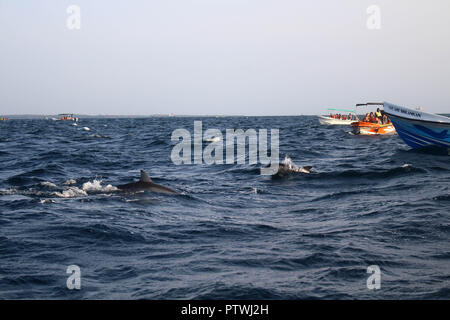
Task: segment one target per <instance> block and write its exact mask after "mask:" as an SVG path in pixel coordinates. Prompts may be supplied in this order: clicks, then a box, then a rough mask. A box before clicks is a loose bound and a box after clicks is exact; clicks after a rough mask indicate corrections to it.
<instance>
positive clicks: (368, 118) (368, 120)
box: [363, 113, 370, 122]
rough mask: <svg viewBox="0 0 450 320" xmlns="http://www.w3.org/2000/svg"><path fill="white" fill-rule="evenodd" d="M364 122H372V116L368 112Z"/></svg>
mask: <svg viewBox="0 0 450 320" xmlns="http://www.w3.org/2000/svg"><path fill="white" fill-rule="evenodd" d="M363 122H370V117H369V114H368V113H366V115H365V117H364V119H363Z"/></svg>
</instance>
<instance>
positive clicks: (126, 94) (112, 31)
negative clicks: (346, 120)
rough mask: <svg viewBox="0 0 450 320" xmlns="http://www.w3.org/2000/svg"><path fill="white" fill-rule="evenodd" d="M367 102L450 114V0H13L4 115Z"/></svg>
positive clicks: (322, 108)
mask: <svg viewBox="0 0 450 320" xmlns="http://www.w3.org/2000/svg"><path fill="white" fill-rule="evenodd" d="M69 5H77V6H79V7H80V9H81V29H80V30H69V28H68V27H67V19H68V17H69V14H68V13H67V12H66V10H67V7H68V6H69ZM370 5H378V6H379V8H380V10H381V29H379V30H369V29H368V27H367V24H366V23H367V19H368V18H369V16H370V14H368V13H367V12H366V10H367V8H368V7H369V6H370ZM366 101H389V102H392V103H396V104H400V105H405V106H411V107H415V106H422V107H423V108H424V110H425V111H430V112H440V113H450V1H448V0H433V1H423V0H421V1H411V0H404V1H403V0H386V1H382V0H371V1H366V0H341V1H336V0H315V1H310V0H308V1H306V0H305V1H300V0H159V1H156V0H147V1H144V0H143V1H138V0H135V1H112V0H71V1H65V0H41V1H35V0H0V115H1V114H23V113H33V114H55V113H63V112H73V113H82V114H155V113H166V114H167V113H170V112H173V113H175V114H194V115H195V114H246V115H297V114H320V113H325V112H326V108H327V107H333V106H338V107H351V106H353V105H354V104H355V103H358V102H366Z"/></svg>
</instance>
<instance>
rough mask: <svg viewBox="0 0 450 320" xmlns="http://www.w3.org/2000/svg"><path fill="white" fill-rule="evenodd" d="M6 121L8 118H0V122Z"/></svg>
mask: <svg viewBox="0 0 450 320" xmlns="http://www.w3.org/2000/svg"><path fill="white" fill-rule="evenodd" d="M6 120H8V118H5V117H1V118H0V121H6Z"/></svg>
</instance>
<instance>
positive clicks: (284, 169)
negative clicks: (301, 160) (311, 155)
mask: <svg viewBox="0 0 450 320" xmlns="http://www.w3.org/2000/svg"><path fill="white" fill-rule="evenodd" d="M311 169H312V166H305V167H297V166H292V165H289V164H285V163H280V164H279V165H278V172H277V173H275V174H274V175H273V177H280V178H281V177H284V176H287V175H291V174H293V173H306V174H309V173H311Z"/></svg>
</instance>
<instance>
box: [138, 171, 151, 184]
mask: <svg viewBox="0 0 450 320" xmlns="http://www.w3.org/2000/svg"><path fill="white" fill-rule="evenodd" d="M139 181H142V182H152V179H150V177H149V176H148V174H147V173H146V172H145V171H144V170H141V180H139Z"/></svg>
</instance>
